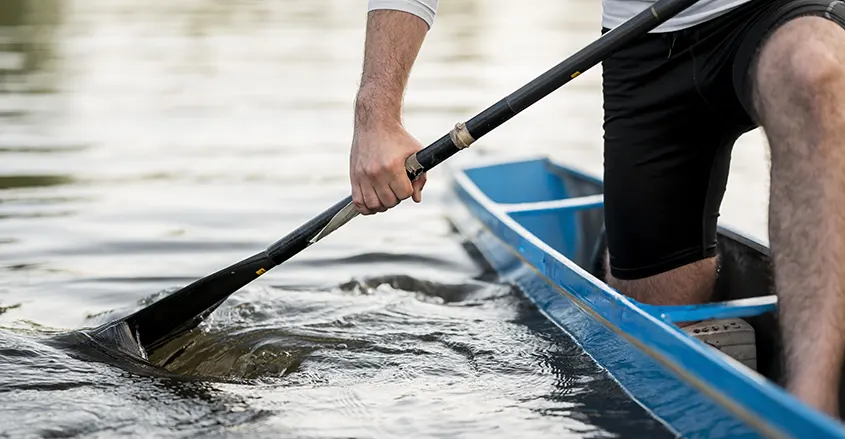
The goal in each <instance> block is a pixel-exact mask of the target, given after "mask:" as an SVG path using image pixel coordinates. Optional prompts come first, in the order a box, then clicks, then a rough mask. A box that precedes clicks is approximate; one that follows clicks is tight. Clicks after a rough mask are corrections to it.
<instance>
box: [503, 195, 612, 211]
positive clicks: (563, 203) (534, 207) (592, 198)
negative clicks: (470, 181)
mask: <svg viewBox="0 0 845 439" xmlns="http://www.w3.org/2000/svg"><path fill="white" fill-rule="evenodd" d="M603 202H604V194H598V195H588V196H586V197H578V198H564V199H561V200H551V201H538V202H535V203H510V204H508V203H497V204H498V205H499V207H501V208H502V209H504V211H505V212H508V213H512V212H532V211H542V210H558V209H568V208H571V207H581V206H592V205H599V204H602V203H603Z"/></svg>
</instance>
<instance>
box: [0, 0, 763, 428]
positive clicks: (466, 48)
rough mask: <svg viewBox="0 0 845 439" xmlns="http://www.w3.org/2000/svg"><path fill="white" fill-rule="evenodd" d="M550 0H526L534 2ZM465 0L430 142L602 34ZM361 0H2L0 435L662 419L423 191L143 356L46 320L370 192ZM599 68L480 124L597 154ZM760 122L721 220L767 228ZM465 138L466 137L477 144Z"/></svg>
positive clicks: (424, 133)
mask: <svg viewBox="0 0 845 439" xmlns="http://www.w3.org/2000/svg"><path fill="white" fill-rule="evenodd" d="M529 3H530V4H529ZM529 3H526V2H518V3H516V2H509V1H506V0H496V1H493V0H486V1H483V2H482V1H481V0H463V1H459V2H443V4H442V5H441V10H440V13H439V16H438V21H437V23H436V24H435V27H434V29H433V30H432V32H431V34H430V36H429V38H428V40H427V41H426V43H425V45H424V46H423V50H422V53H421V55H420V58H419V59H418V61H417V66H416V68H415V70H414V73H413V75H412V79H411V82H410V89H409V92H408V94H407V97H406V106H407V112H406V123H407V126H408V128H409V130H410V131H411V132H413V133H414V134H415V135H416V136H417V137H418V138H419V139H420V140H421V141H422V142H423V143H428V142H430V141H432V140H434V139H436V138H438V137H440V136H441V135H442V134H443V133H445V132H446V131H447V130H448V129H449V128H450V127H451V126H452V125H453V124H454V123H455V122H457V121H460V120H465V119H466V118H468V117H470V116H472V115H474V114H475V113H476V112H478V111H480V110H481V109H483V108H484V107H486V106H487V105H489V104H491V103H493V102H495V101H496V100H498V99H500V98H501V97H502V96H504V95H506V94H507V93H509V92H511V91H512V90H514V89H516V88H517V87H519V86H520V85H522V84H523V83H525V82H526V81H528V80H530V79H531V78H533V77H534V76H536V75H537V74H539V73H540V72H542V71H543V70H545V69H546V68H548V67H550V66H552V65H553V64H555V63H557V62H558V61H559V60H560V59H562V58H564V57H565V56H567V55H568V54H571V53H572V52H574V51H576V50H578V49H579V48H581V47H583V45H585V44H587V43H588V42H589V41H591V40H592V39H594V38H596V37H597V35H598V18H599V12H600V11H599V7H600V5H599V2H593V1H587V0H567V1H558V0H532V1H531V2H529ZM364 7H365V6H364V4H363V3H362V2H349V1H347V0H299V1H285V2H279V1H270V0H266V1H251V2H234V1H216V2H208V1H199V0H194V1H180V2H166V1H161V0H153V1H138V0H126V1H122V2H114V1H111V0H78V1H71V0H38V1H33V0H4V2H3V6H2V8H0V270H2V273H3V274H2V276H0V327H2V329H0V394H2V397H0V398H2V399H0V400H2V402H0V407H2V411H0V435H9V436H13V437H72V436H111V435H116V434H127V435H131V436H147V437H195V436H199V437H255V436H272V437H394V436H396V437H406V436H414V437H482V436H483V437H486V438H489V437H512V436H514V435H519V436H524V437H555V438H560V437H565V438H580V437H611V436H630V437H643V436H648V437H660V436H663V435H666V432H665V431H664V430H663V429H662V427H661V426H660V425H659V424H657V423H656V422H654V421H653V420H651V419H650V418H649V417H648V416H647V414H645V413H644V412H643V411H642V410H641V409H640V408H639V407H638V406H637V405H635V404H634V403H632V402H630V401H629V400H627V398H626V397H625V395H624V394H623V393H622V392H620V391H619V389H618V388H617V387H616V386H615V384H614V383H613V381H612V380H610V379H609V378H608V377H607V376H606V375H604V374H603V372H602V371H601V370H599V369H598V368H597V367H596V366H595V365H594V364H593V363H592V361H591V360H590V359H589V358H588V357H586V356H585V355H584V353H583V352H581V351H580V350H579V349H578V348H577V347H575V346H573V345H571V343H569V342H568V341H567V340H566V339H565V338H563V337H561V336H560V334H559V332H558V331H557V330H556V329H555V328H553V327H552V326H551V325H550V324H549V323H548V322H546V321H545V319H543V318H542V317H541V316H539V315H538V314H537V313H536V312H535V311H534V309H533V308H532V307H531V306H529V305H528V304H527V303H526V301H525V300H524V299H522V298H521V297H520V295H519V294H518V293H517V292H515V291H512V290H511V289H510V288H508V287H507V286H506V285H501V284H499V283H498V282H496V279H495V278H494V277H493V276H491V275H490V273H487V272H485V270H484V269H483V267H481V266H479V265H478V264H477V263H476V262H475V261H473V260H472V259H471V257H470V256H469V255H468V254H467V252H466V251H465V250H464V248H463V247H462V245H461V242H460V239H459V237H457V236H456V235H455V234H454V233H453V231H452V230H451V228H450V226H449V224H448V222H447V221H446V219H445V218H444V216H445V213H446V212H444V211H443V208H442V205H441V204H440V203H439V201H438V200H439V199H440V198H441V197H442V196H443V194H444V192H445V186H444V184H443V182H444V179H443V174H442V172H443V171H442V170H439V169H438V170H435V171H433V172H432V173H431V175H430V178H429V184H428V185H427V187H426V190H425V192H424V202H423V203H422V204H419V205H416V204H413V203H404V204H403V205H402V206H400V207H399V208H397V209H394V210H392V211H391V212H389V213H388V214H384V215H377V216H375V217H367V218H359V219H356V220H355V221H353V222H352V223H351V224H349V225H347V226H345V227H344V228H342V229H341V230H339V231H338V232H336V233H335V234H333V235H332V236H331V237H330V238H329V239H326V240H324V241H321V242H320V243H319V244H318V245H316V246H314V247H312V248H310V249H308V250H307V251H306V252H303V253H302V254H300V255H298V256H296V257H295V258H294V259H292V260H291V261H289V262H288V263H285V264H284V265H282V266H280V267H278V268H276V269H274V270H272V271H271V272H269V273H268V274H266V275H265V276H262V278H261V279H260V280H259V281H257V282H255V283H254V284H252V285H250V286H249V287H247V288H245V289H244V290H243V291H241V292H239V293H238V294H236V295H234V296H232V297H231V299H230V300H229V301H227V302H226V303H225V304H224V305H223V306H222V307H221V308H220V309H219V310H218V311H217V312H215V313H214V314H213V315H212V317H211V318H210V319H209V321H207V322H206V324H205V325H203V327H202V330H201V331H199V332H197V333H195V334H192V335H190V336H189V337H187V338H186V339H184V340H181V342H182V344H183V345H184V346H185V349H184V350H183V351H180V352H181V353H178V354H177V353H176V352H177V350H175V349H174V350H170V351H167V355H165V354H161V355H162V358H153V360H155V361H163V362H167V363H168V368H169V369H170V370H171V371H173V372H175V373H178V374H180V375H182V376H184V377H193V378H196V379H195V380H193V381H179V380H177V381H173V380H168V379H163V378H145V377H138V376H134V375H132V374H130V373H127V372H126V371H124V370H121V369H120V368H115V367H111V366H107V365H104V364H100V363H92V362H86V361H81V360H78V359H74V358H71V357H69V356H68V355H67V353H66V352H65V351H62V350H59V349H56V348H53V347H50V346H47V345H45V344H43V343H41V341H42V340H43V339H44V338H45V337H47V336H48V335H50V334H52V333H53V332H55V331H63V330H67V329H73V328H78V327H81V326H89V325H96V324H99V323H101V322H104V321H106V320H109V319H111V318H114V317H115V316H118V315H124V314H126V313H128V312H131V311H132V310H134V309H137V308H139V307H140V306H142V305H143V304H144V303H149V302H150V301H151V300H154V299H155V298H157V297H159V294H161V293H162V292H166V291H172V290H174V289H176V288H178V287H180V286H182V285H185V284H187V283H189V282H191V281H193V280H194V279H196V278H199V277H201V276H204V275H206V274H208V273H210V272H212V271H215V270H217V269H219V268H221V267H223V266H226V265H228V264H230V263H232V262H235V261H238V260H240V259H242V258H243V257H245V256H248V255H250V254H252V253H254V252H256V251H258V250H260V249H262V248H264V247H265V246H266V245H267V244H269V243H271V242H273V241H274V240H275V239H277V238H278V237H280V236H282V235H284V234H286V233H287V232H288V231H290V230H292V229H293V228H295V227H297V226H298V225H300V224H301V223H302V222H304V221H306V220H308V219H309V218H311V217H312V216H313V215H315V214H317V213H319V212H320V211H322V210H323V209H325V208H326V207H328V206H330V205H331V204H333V203H334V202H336V201H337V200H339V199H341V198H342V197H344V196H346V195H347V194H348V180H347V166H348V163H347V159H348V147H349V141H350V139H351V131H352V130H351V128H352V112H351V108H352V100H353V98H354V93H355V89H356V85H357V79H358V74H359V73H360V62H361V52H362V48H363V26H364V20H365V11H364ZM599 79H600V76H599V71H598V69H595V70H592V71H590V72H587V73H586V74H584V75H582V76H581V77H579V78H578V79H577V80H576V81H573V82H572V83H571V84H569V85H567V86H566V87H565V88H564V89H562V90H560V91H559V92H557V93H555V94H553V95H552V96H551V97H550V98H547V99H546V100H544V101H542V102H540V103H538V104H536V105H535V106H534V107H532V108H530V109H528V110H526V111H525V112H524V113H523V114H522V115H520V116H519V117H517V118H516V119H514V120H512V121H510V122H508V124H506V125H505V126H503V127H501V128H499V129H498V130H496V131H494V132H493V133H491V134H489V135H488V136H486V137H485V139H484V141H483V142H479V143H478V144H476V145H474V146H473V150H476V151H482V152H485V153H489V154H494V153H495V154H498V155H502V156H513V157H526V156H529V155H535V154H537V155H540V154H542V155H549V156H551V157H553V158H555V159H557V160H560V161H562V162H565V163H569V164H576V165H577V166H579V167H581V168H584V169H585V170H588V171H591V172H599V171H600V169H601V150H600V147H601V143H600V142H601V123H600V121H601V102H600V91H599ZM764 146H765V145H764V143H763V142H762V140H761V136H760V134H759V133H757V132H755V133H752V134H750V135H749V136H746V137H745V138H743V139H742V140H741V142H740V143H739V145H738V146H737V148H736V151H735V153H734V157H735V158H734V165H733V167H734V174H733V175H732V177H731V182H730V188H729V190H728V194H727V195H726V200H725V209H724V213H723V220H725V222H726V223H729V224H732V225H736V226H738V227H741V228H742V229H743V230H746V231H750V232H751V233H752V234H755V235H757V236H759V237H765V219H766V217H765V208H766V198H765V195H766V190H767V186H766V185H767V180H766V178H765V177H766V172H767V160H766V156H765V147H764ZM456 160H461V158H456Z"/></svg>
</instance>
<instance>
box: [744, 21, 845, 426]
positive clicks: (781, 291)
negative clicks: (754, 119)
mask: <svg viewBox="0 0 845 439" xmlns="http://www.w3.org/2000/svg"><path fill="white" fill-rule="evenodd" d="M755 79H756V80H755V81H754V82H755V84H756V87H755V106H756V108H757V111H758V113H760V115H761V118H762V124H763V127H764V129H765V131H766V134H767V136H768V139H769V143H770V145H771V150H772V170H771V174H772V175H771V179H772V181H771V193H770V197H771V198H770V207H769V235H770V236H769V238H770V240H771V245H772V251H773V255H774V263H775V271H776V273H775V284H776V287H777V292H778V301H779V306H778V310H779V315H780V322H781V326H782V330H783V338H784V345H785V346H784V347H785V360H786V373H787V375H786V378H787V383H786V386H787V389H788V390H789V391H791V392H792V393H793V394H795V395H796V396H797V397H798V398H800V399H802V400H804V401H805V402H807V403H808V404H810V405H811V406H814V407H816V408H818V409H820V410H823V411H825V412H827V413H829V414H831V415H834V416H838V412H839V407H838V393H839V392H838V390H839V380H840V376H839V374H840V370H841V368H842V361H843V352H845V265H843V264H845V30H843V29H842V28H840V27H839V26H838V25H836V24H835V23H832V22H830V21H828V20H824V19H822V18H817V17H803V18H798V19H795V20H792V21H790V22H788V23H786V24H785V25H783V26H782V27H781V28H780V29H778V30H777V31H776V32H775V33H774V34H773V35H772V37H771V38H770V39H769V40H768V41H767V42H766V43H765V45H764V47H763V49H762V51H761V53H760V57H759V61H758V67H757V71H756V74H755Z"/></svg>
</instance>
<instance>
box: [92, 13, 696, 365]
mask: <svg viewBox="0 0 845 439" xmlns="http://www.w3.org/2000/svg"><path fill="white" fill-rule="evenodd" d="M695 1H696V0H659V1H658V2H657V3H655V4H654V5H653V6H652V7H651V8H649V9H647V10H645V11H643V12H641V13H640V14H638V15H636V16H635V17H633V18H631V19H630V20H628V21H627V22H625V23H623V24H622V25H620V26H619V27H617V28H615V29H613V30H612V31H610V32H607V33H605V34H604V35H602V36H601V37H600V38H599V39H597V40H596V41H594V42H593V43H591V44H590V45H588V46H587V47H585V48H583V49H582V50H580V51H579V52H577V53H575V54H574V55H572V56H571V57H569V58H568V59H566V60H564V61H563V62H561V63H560V64H558V65H556V66H555V67H553V68H551V69H550V70H548V71H546V72H545V73H543V74H542V75H540V76H538V77H537V78H536V79H534V80H532V81H531V82H529V83H528V84H526V85H525V86H523V87H522V88H520V89H518V90H516V91H515V92H513V93H512V94H510V95H509V96H507V97H505V98H504V99H502V100H501V101H499V102H497V103H495V104H494V105H492V106H490V107H489V108H487V109H486V110H484V111H482V112H481V113H479V114H478V115H476V116H475V117H473V118H472V119H470V120H469V121H467V122H466V123H465V124H464V123H459V124H457V125H456V126H455V128H454V129H453V130H451V131H450V132H449V134H446V135H444V136H443V137H441V138H440V139H438V140H437V141H435V142H434V143H432V144H431V145H429V146H428V147H426V148H425V149H423V150H421V151H419V152H418V153H417V154H415V155H413V156H411V157H409V158H408V160H407V162H406V168H407V171H408V177H409V178H410V179H411V180H414V179H416V178H417V177H418V176H419V175H421V174H422V173H424V172H426V171H428V170H430V169H432V168H434V167H435V166H437V165H438V164H440V163H442V162H443V161H444V160H446V159H447V158H449V157H451V156H452V155H453V154H455V153H457V152H458V151H460V150H461V149H464V148H466V147H468V146H469V145H470V144H472V143H473V142H475V141H476V140H477V139H479V138H481V137H482V136H484V135H485V134H487V133H489V132H490V131H492V130H493V129H495V128H496V127H498V126H499V125H501V124H503V123H504V122H506V121H507V120H509V119H510V118H512V117H513V116H515V115H516V114H518V113H519V112H521V111H522V110H524V109H526V108H528V107H529V106H531V105H532V104H534V103H535V102H537V101H539V100H540V99H542V98H543V97H545V96H547V95H548V94H550V93H551V92H553V91H555V90H557V89H558V88H559V87H561V86H563V85H564V84H566V83H568V82H569V81H570V80H572V79H574V78H575V77H577V76H578V75H580V74H581V73H583V72H584V71H586V70H587V69H589V68H592V67H593V66H595V65H596V64H598V63H599V62H601V61H602V60H603V59H605V58H606V57H608V56H610V55H611V54H612V53H614V52H615V51H617V50H619V49H620V48H621V47H623V46H624V45H626V44H627V43H629V42H631V41H632V40H634V39H635V38H638V37H640V36H642V35H643V34H645V33H647V32H649V31H651V30H652V29H654V28H655V27H657V26H658V25H660V24H661V23H663V22H665V21H666V20H668V19H669V18H671V17H673V16H675V15H676V14H678V13H679V12H681V11H682V10H684V9H686V8H687V7H689V6H690V5H692V4H693V3H695ZM356 215H357V211H356V210H355V208H354V206H353V205H352V197H351V196H350V197H346V198H345V199H343V200H341V201H339V202H338V203H336V204H335V205H334V206H332V207H330V208H329V209H327V210H325V211H324V212H322V213H320V214H319V215H317V216H316V217H314V218H313V219H311V220H310V221H308V222H306V223H305V224H303V225H302V226H300V227H299V228H297V229H296V230H294V231H293V232H291V233H290V234H289V235H287V236H285V237H284V238H282V239H280V240H279V241H277V242H275V243H274V244H273V245H271V246H270V247H268V248H267V249H266V250H264V251H262V252H260V253H258V254H255V255H253V256H251V257H249V258H247V259H244V260H243V261H240V262H238V263H236V264H234V265H231V266H229V267H226V268H224V269H222V270H220V271H218V272H216V273H213V274H211V275H209V276H207V277H204V278H202V279H199V280H197V281H196V282H194V283H192V284H190V285H188V286H186V287H184V288H182V289H180V290H178V291H176V292H175V293H173V294H171V295H169V296H167V297H164V298H163V299H161V300H159V301H157V302H155V303H153V304H151V305H149V306H147V307H145V308H143V309H141V310H139V311H137V312H135V313H134V314H131V315H129V316H127V317H124V318H122V319H119V320H117V321H114V322H110V323H107V324H105V325H102V326H100V327H97V328H94V329H91V330H88V331H84V333H85V334H86V335H88V336H94V337H96V336H97V334H98V333H99V334H102V333H105V332H109V333H112V334H114V333H120V334H126V330H127V329H128V330H129V331H130V332H131V335H132V336H134V337H135V338H136V341H137V342H138V343H139V344H140V346H141V347H143V349H144V351H145V352H151V351H153V350H154V349H156V348H157V347H159V346H161V345H163V344H164V343H167V342H168V341H170V340H172V339H174V338H176V337H178V336H179V335H181V334H183V333H185V332H187V331H189V330H191V329H193V328H195V327H196V326H197V325H199V323H200V322H201V321H202V320H203V319H204V318H205V317H206V316H208V314H210V313H211V312H212V311H213V310H215V309H216V308H217V307H218V306H219V305H220V304H221V303H222V302H223V301H224V300H226V298H228V297H229V296H230V295H231V294H233V293H234V292H236V291H238V290H239V289H240V288H242V287H243V286H245V285H247V284H249V283H250V282H252V281H253V280H255V279H256V278H258V277H259V276H261V275H262V274H264V273H265V272H267V270H270V269H271V268H273V267H275V266H277V265H279V264H281V263H283V262H285V261H286V260H288V259H290V258H291V257H293V256H294V255H296V254H298V253H299V252H301V251H302V250H304V249H305V248H307V247H308V246H310V245H312V244H314V243H315V242H317V241H319V240H320V239H323V238H324V237H326V236H327V235H328V234H330V233H331V232H333V231H334V230H337V228H339V227H341V226H342V225H344V224H346V223H347V222H348V221H349V220H351V219H352V218H354V217H355V216H356ZM124 323H125V324H126V326H122V325H123V324H124ZM118 325H121V326H120V328H118ZM121 337H124V336H123V335H122V336H121Z"/></svg>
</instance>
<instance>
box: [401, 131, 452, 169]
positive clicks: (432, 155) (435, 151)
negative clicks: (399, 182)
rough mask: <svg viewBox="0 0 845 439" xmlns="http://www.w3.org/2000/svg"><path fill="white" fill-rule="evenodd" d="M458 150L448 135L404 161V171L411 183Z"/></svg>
mask: <svg viewBox="0 0 845 439" xmlns="http://www.w3.org/2000/svg"><path fill="white" fill-rule="evenodd" d="M460 150H461V148H458V147H457V146H455V144H454V143H453V142H452V139H451V137H449V135H448V134H447V135H445V136H443V137H441V138H439V139H437V140H436V141H435V142H434V143H432V144H431V145H428V146H427V147H425V148H424V149H422V150H420V151H418V152H417V153H416V154H414V155H412V156H410V157H408V160H406V161H405V170H406V171H407V172H408V178H410V179H411V181H414V180H416V179H417V178H419V176H420V175H422V174H423V173H425V172H428V171H430V170H431V169H432V168H434V167H435V166H437V165H439V164H441V163H443V162H444V161H446V159H448V158H449V157H452V156H453V155H455V153H457V152H458V151H460Z"/></svg>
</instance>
